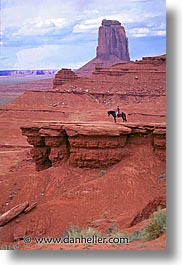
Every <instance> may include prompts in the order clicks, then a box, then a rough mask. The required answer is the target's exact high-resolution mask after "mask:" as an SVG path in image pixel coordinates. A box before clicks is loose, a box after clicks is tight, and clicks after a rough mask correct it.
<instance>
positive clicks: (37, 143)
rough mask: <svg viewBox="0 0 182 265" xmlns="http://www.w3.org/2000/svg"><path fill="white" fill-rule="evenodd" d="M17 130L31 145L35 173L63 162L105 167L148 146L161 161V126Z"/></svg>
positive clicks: (58, 126) (48, 125)
mask: <svg viewBox="0 0 182 265" xmlns="http://www.w3.org/2000/svg"><path fill="white" fill-rule="evenodd" d="M21 130H22V133H23V135H26V136H27V137H28V142H29V143H30V144H31V145H33V148H32V150H31V155H32V158H33V160H34V161H35V164H36V170H38V171H40V170H43V169H46V168H48V167H50V166H59V165H61V163H62V162H65V161H68V162H69V163H70V164H71V165H72V166H75V167H89V168H104V167H109V166H111V165H114V164H116V163H118V162H120V161H121V160H122V159H123V158H126V157H127V156H130V155H132V152H137V150H138V147H139V146H140V148H141V147H142V146H144V145H147V146H149V148H150V150H151V152H152V153H153V155H156V156H158V157H159V158H160V159H161V160H165V150H166V125H165V123H161V124H160V123H156V124H148V123H143V124H142V123H139V124H137V123H127V124H124V125H115V124H113V125H111V124H101V125H100V124H95V123H88V124H87V123H83V124H76V123H67V124H66V123H65V124H63V123H60V122H59V123H58V122H57V123H56V122H55V123H53V122H50V123H39V124H36V125H34V126H28V127H22V128H21ZM33 132H35V135H34V136H33ZM38 137H39V139H38ZM40 139H41V140H40Z"/></svg>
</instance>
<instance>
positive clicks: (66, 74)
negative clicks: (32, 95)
mask: <svg viewBox="0 0 182 265" xmlns="http://www.w3.org/2000/svg"><path fill="white" fill-rule="evenodd" d="M77 78H78V76H77V75H76V74H75V73H74V72H73V71H72V70H71V69H66V68H62V69H61V70H59V71H58V72H57V74H56V75H55V78H54V80H53V87H56V86H58V85H63V84H64V83H66V82H68V81H72V80H75V79H77Z"/></svg>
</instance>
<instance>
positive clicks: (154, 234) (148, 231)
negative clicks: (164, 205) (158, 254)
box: [142, 210, 166, 240]
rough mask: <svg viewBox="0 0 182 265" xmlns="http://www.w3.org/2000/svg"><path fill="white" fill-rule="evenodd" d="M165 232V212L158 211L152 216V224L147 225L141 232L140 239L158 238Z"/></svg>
mask: <svg viewBox="0 0 182 265" xmlns="http://www.w3.org/2000/svg"><path fill="white" fill-rule="evenodd" d="M165 230H166V210H163V211H162V210H158V212H157V213H156V214H153V216H152V222H151V223H149V224H148V225H147V226H146V227H145V228H144V229H143V231H142V237H143V238H144V239H145V240H153V239H156V238H158V237H159V236H160V235H161V234H162V233H163V232H165Z"/></svg>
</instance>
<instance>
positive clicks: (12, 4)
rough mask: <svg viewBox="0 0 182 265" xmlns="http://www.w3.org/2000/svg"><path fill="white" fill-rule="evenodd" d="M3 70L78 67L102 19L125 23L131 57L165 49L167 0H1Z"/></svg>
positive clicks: (91, 53)
mask: <svg viewBox="0 0 182 265" xmlns="http://www.w3.org/2000/svg"><path fill="white" fill-rule="evenodd" d="M0 3H1V6H0V8H1V11H0V12H1V17H0V19H1V21H0V22H1V26H0V70H5V69H6V70H8V69H60V68H62V67H66V68H72V69H76V68H79V67H81V66H82V65H84V64H85V63H86V62H88V61H89V60H91V59H92V58H94V57H95V55H96V46H97V42H98V28H99V26H100V25H101V22H102V19H114V20H119V21H120V22H121V23H122V25H123V26H124V27H125V31H126V35H127V37H128V42H129V53H130V58H131V60H136V59H141V58H142V57H143V56H153V55H160V54H164V53H166V6H165V5H166V3H165V0H18V1H17V0H0Z"/></svg>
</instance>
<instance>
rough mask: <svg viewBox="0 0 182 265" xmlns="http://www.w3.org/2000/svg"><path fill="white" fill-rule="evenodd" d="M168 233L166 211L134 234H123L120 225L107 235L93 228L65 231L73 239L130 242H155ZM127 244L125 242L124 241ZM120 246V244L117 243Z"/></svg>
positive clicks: (154, 215)
mask: <svg viewBox="0 0 182 265" xmlns="http://www.w3.org/2000/svg"><path fill="white" fill-rule="evenodd" d="M165 231H166V210H165V209H163V210H161V209H160V208H159V209H158V211H157V212H155V213H154V214H153V215H152V221H151V222H150V223H149V224H148V225H146V226H145V227H144V228H142V229H141V230H136V231H134V232H133V233H132V234H130V235H129V234H128V233H127V232H122V231H119V230H118V225H117V224H113V225H111V226H109V227H107V228H106V230H105V233H102V232H100V231H98V230H96V229H94V228H92V227H88V228H79V227H76V226H75V227H74V226H72V227H70V228H68V229H67V230H66V231H65V234H64V236H69V237H71V238H81V237H84V238H89V237H93V236H97V237H107V238H109V237H112V238H123V239H128V242H133V241H138V240H146V241H148V240H154V239H156V238H158V237H159V236H160V235H161V234H162V233H164V232H165ZM124 242H125V241H124ZM115 244H118V243H115Z"/></svg>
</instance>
